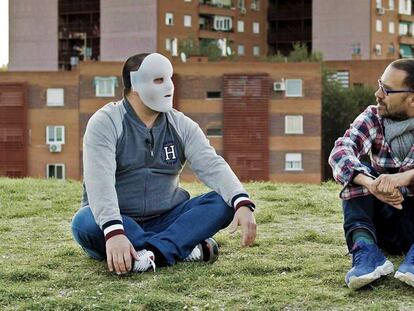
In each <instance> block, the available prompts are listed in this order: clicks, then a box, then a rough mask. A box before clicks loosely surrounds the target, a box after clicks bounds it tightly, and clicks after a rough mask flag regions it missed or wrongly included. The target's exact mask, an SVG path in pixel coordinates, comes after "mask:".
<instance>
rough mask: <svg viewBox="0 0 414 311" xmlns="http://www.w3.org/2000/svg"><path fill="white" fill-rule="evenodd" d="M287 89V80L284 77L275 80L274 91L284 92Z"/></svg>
mask: <svg viewBox="0 0 414 311" xmlns="http://www.w3.org/2000/svg"><path fill="white" fill-rule="evenodd" d="M284 90H286V85H285V80H284V79H282V80H281V81H275V82H273V91H275V92H282V91H284Z"/></svg>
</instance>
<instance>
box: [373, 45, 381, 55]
mask: <svg viewBox="0 0 414 311" xmlns="http://www.w3.org/2000/svg"><path fill="white" fill-rule="evenodd" d="M374 52H375V55H376V56H381V53H382V46H381V44H379V43H377V44H375V48H374Z"/></svg>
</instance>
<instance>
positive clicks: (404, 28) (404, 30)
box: [399, 23, 410, 36]
mask: <svg viewBox="0 0 414 311" xmlns="http://www.w3.org/2000/svg"><path fill="white" fill-rule="evenodd" d="M409 28H410V24H409V23H400V29H399V34H400V36H408V33H409Z"/></svg>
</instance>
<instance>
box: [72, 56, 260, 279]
mask: <svg viewBox="0 0 414 311" xmlns="http://www.w3.org/2000/svg"><path fill="white" fill-rule="evenodd" d="M172 74H173V68H172V65H171V63H170V61H169V60H168V59H167V58H166V57H164V56H162V55H161V54H157V53H152V54H138V55H134V56H131V57H130V58H129V59H128V60H127V61H126V62H125V64H124V67H123V70H122V77H123V82H124V98H123V99H122V100H120V101H118V102H113V103H109V104H107V105H106V106H104V107H103V108H102V109H100V110H99V111H97V112H96V113H95V114H94V115H93V116H92V117H91V119H90V120H89V122H88V125H87V128H86V132H85V136H84V145H83V163H84V194H83V200H82V207H81V209H80V210H79V211H78V212H77V213H76V215H75V216H74V218H73V220H72V233H73V236H74V239H75V240H76V241H77V242H78V243H79V244H80V245H81V246H82V248H83V249H84V251H85V252H86V253H87V254H88V255H89V256H91V257H92V258H95V259H98V260H103V259H105V258H106V260H107V264H108V268H109V270H110V271H115V272H116V273H117V274H124V273H127V272H129V271H135V272H143V271H147V270H149V269H151V268H152V269H154V270H155V266H156V265H158V266H165V265H173V264H174V263H175V262H176V261H205V262H213V261H214V260H216V259H217V256H218V246H217V243H216V242H215V241H214V239H212V238H211V237H212V236H213V235H214V234H215V233H217V232H218V231H219V230H220V229H222V228H225V227H226V226H228V225H229V224H230V223H231V225H230V230H231V231H232V232H234V231H236V229H237V226H239V225H240V226H241V229H242V242H241V244H242V246H249V245H251V244H252V243H253V242H254V240H255V237H256V222H255V218H254V215H253V211H254V208H255V206H254V204H253V202H252V201H251V200H250V199H249V196H248V194H247V192H246V191H245V189H244V188H243V186H242V185H241V183H240V182H239V180H238V179H237V177H236V175H235V174H234V173H233V171H232V170H231V168H230V167H229V166H228V164H227V163H226V162H225V161H224V160H223V158H222V157H220V156H218V155H217V154H216V152H215V150H214V149H213V147H211V146H210V144H209V142H208V140H207V139H206V137H205V135H204V134H203V132H202V130H201V129H200V127H199V126H198V125H197V123H195V122H194V121H192V120H191V119H189V118H188V117H186V116H185V115H183V114H182V113H181V112H178V111H176V110H174V109H173V108H172V99H173V94H174V85H173V82H172V80H171V77H172ZM186 161H188V162H189V164H190V165H191V168H192V169H193V171H194V172H195V173H196V175H197V176H198V177H199V178H200V180H201V181H203V182H204V183H205V184H206V185H207V186H208V187H210V188H211V189H213V190H214V191H213V192H209V193H207V194H204V195H201V196H198V197H195V198H191V199H190V196H189V193H188V192H187V191H185V190H184V189H182V188H180V183H179V175H180V173H181V171H182V169H183V167H184V165H185V163H186Z"/></svg>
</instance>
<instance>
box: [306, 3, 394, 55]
mask: <svg viewBox="0 0 414 311" xmlns="http://www.w3.org/2000/svg"><path fill="white" fill-rule="evenodd" d="M374 2H375V1H374ZM312 11H313V13H312V49H313V50H314V51H321V52H322V53H323V55H324V60H351V59H352V45H354V44H357V43H359V44H360V47H361V59H370V55H371V54H370V52H371V41H370V33H371V17H370V16H371V15H370V14H371V13H370V12H371V0H329V1H326V0H313V4H312ZM397 27H398V25H396V28H397Z"/></svg>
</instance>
